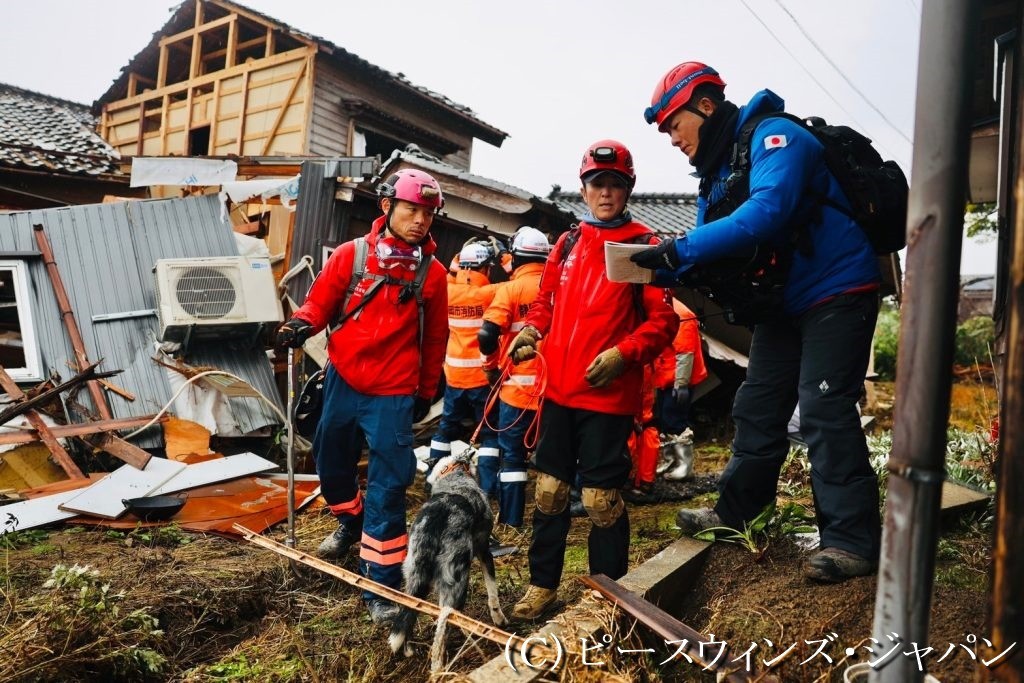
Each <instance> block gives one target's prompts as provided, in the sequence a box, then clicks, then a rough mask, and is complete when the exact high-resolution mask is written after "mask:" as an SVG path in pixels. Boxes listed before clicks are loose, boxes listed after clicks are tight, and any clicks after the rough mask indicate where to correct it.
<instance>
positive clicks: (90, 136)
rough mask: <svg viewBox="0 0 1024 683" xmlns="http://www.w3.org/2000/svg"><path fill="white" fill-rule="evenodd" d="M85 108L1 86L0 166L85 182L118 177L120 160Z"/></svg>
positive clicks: (86, 107)
mask: <svg viewBox="0 0 1024 683" xmlns="http://www.w3.org/2000/svg"><path fill="white" fill-rule="evenodd" d="M95 123H96V121H95V119H94V118H93V116H92V114H91V113H90V112H89V107H88V106H86V105H84V104H78V103H77V102H70V101H68V100H62V99H60V98H57V97H50V96H49V95H44V94H42V93H37V92H33V91H31V90H25V89H23V88H18V87H15V86H12V85H5V84H0V165H2V166H8V167H14V168H20V169H28V170H33V171H42V172H46V173H59V174H71V175H84V176H93V177H95V176H101V175H106V174H117V173H118V168H117V163H118V160H119V155H118V154H117V152H115V151H114V149H113V148H112V147H111V146H110V145H108V144H107V143H106V141H105V140H103V138H101V137H100V136H99V135H97V134H96V132H95Z"/></svg>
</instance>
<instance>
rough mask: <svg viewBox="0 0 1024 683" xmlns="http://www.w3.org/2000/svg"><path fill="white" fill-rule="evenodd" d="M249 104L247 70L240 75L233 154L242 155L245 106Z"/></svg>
mask: <svg viewBox="0 0 1024 683" xmlns="http://www.w3.org/2000/svg"><path fill="white" fill-rule="evenodd" d="M248 104H249V72H248V71H246V72H245V75H244V76H242V104H241V106H239V107H238V142H237V144H236V145H235V154H237V155H238V156H242V154H243V153H244V149H243V145H244V144H245V143H244V140H245V108H246V106H247V105H248Z"/></svg>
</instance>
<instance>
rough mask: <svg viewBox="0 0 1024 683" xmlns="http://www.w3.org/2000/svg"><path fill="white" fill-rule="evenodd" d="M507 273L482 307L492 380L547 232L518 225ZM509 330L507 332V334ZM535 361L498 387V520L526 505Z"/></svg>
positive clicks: (522, 311) (521, 315)
mask: <svg viewBox="0 0 1024 683" xmlns="http://www.w3.org/2000/svg"><path fill="white" fill-rule="evenodd" d="M511 252H512V279H511V281H510V282H507V283H503V284H502V285H501V288H500V289H499V290H498V293H497V294H496V295H495V296H494V301H493V302H492V303H491V305H490V306H489V307H488V309H487V311H486V312H485V313H484V324H483V327H482V328H481V329H480V335H479V338H480V352H481V353H482V354H484V372H485V373H486V374H487V375H488V380H489V381H490V383H491V384H492V385H493V384H494V382H496V381H498V377H499V375H500V374H501V373H500V371H499V369H498V363H499V360H500V358H501V357H502V356H504V354H505V353H506V352H507V350H508V345H509V344H510V343H511V342H512V337H513V336H515V334H518V333H519V331H520V330H522V329H523V320H524V319H525V318H526V312H527V311H528V310H529V308H530V304H532V303H533V300H534V299H536V298H537V290H538V288H539V287H540V276H541V273H542V272H544V262H545V261H546V260H547V258H548V254H549V253H550V252H551V244H550V243H549V242H548V238H547V237H546V236H545V235H544V233H542V232H541V231H540V230H537V229H536V228H531V227H530V226H527V225H524V226H523V227H521V228H519V230H517V231H516V234H515V235H514V236H513V237H512V249H511ZM509 333H511V334H509ZM538 362H539V361H537V360H535V359H532V360H528V361H525V362H523V363H520V364H519V365H516V366H515V367H514V368H513V369H512V371H511V373H510V374H509V376H508V378H507V379H506V380H505V382H504V384H503V386H502V387H501V393H500V394H499V404H498V448H499V449H500V451H501V472H500V474H499V475H498V521H499V522H501V523H503V524H508V525H510V526H515V527H518V526H521V525H522V523H523V511H524V509H525V507H526V479H527V477H526V471H527V468H526V445H525V443H524V437H525V435H526V430H527V428H528V427H529V426H530V424H531V423H532V422H533V420H534V416H535V413H536V410H537V404H538V400H539V396H538V390H539V381H540V379H541V378H539V377H538V375H537V372H538Z"/></svg>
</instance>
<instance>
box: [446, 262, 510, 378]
mask: <svg viewBox="0 0 1024 683" xmlns="http://www.w3.org/2000/svg"><path fill="white" fill-rule="evenodd" d="M490 282H491V281H490V280H489V279H487V276H486V275H484V274H483V273H478V272H476V271H475V270H460V271H459V272H458V273H455V274H453V275H451V276H450V277H449V278H448V348H447V350H446V351H445V358H444V377H445V380H446V381H447V382H448V386H450V387H454V388H456V389H474V388H476V387H482V386H484V385H486V384H487V376H486V375H484V370H483V359H482V358H481V357H480V341H479V339H478V338H477V335H478V334H479V332H480V328H481V327H482V326H483V324H484V311H485V310H487V307H488V306H490V305H491V301H492V300H493V299H494V295H495V293H496V292H497V290H498V288H499V285H497V284H494V285H492V284H490Z"/></svg>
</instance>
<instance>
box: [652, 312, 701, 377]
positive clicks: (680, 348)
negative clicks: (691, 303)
mask: <svg viewBox="0 0 1024 683" xmlns="http://www.w3.org/2000/svg"><path fill="white" fill-rule="evenodd" d="M672 309H673V310H674V311H675V312H676V315H677V316H679V331H678V332H677V333H676V338H675V339H673V340H672V344H671V345H670V346H669V347H668V348H667V349H665V350H664V351H662V353H661V355H660V356H658V358H657V359H655V361H654V386H656V387H657V388H658V389H671V388H672V387H673V385H674V384H675V382H676V360H677V359H676V356H677V355H678V354H683V353H692V354H693V371H692V372H691V373H690V386H691V387H692V386H696V385H698V384H700V383H701V382H703V381H704V380H705V379H707V376H708V370H707V367H706V366H705V365H704V350H703V349H702V348H701V345H700V326H699V325H698V324H697V317H696V316H695V315H694V314H693V311H691V310H690V309H689V308H687V307H686V304H684V303H683V302H682V301H680V300H679V299H672Z"/></svg>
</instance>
